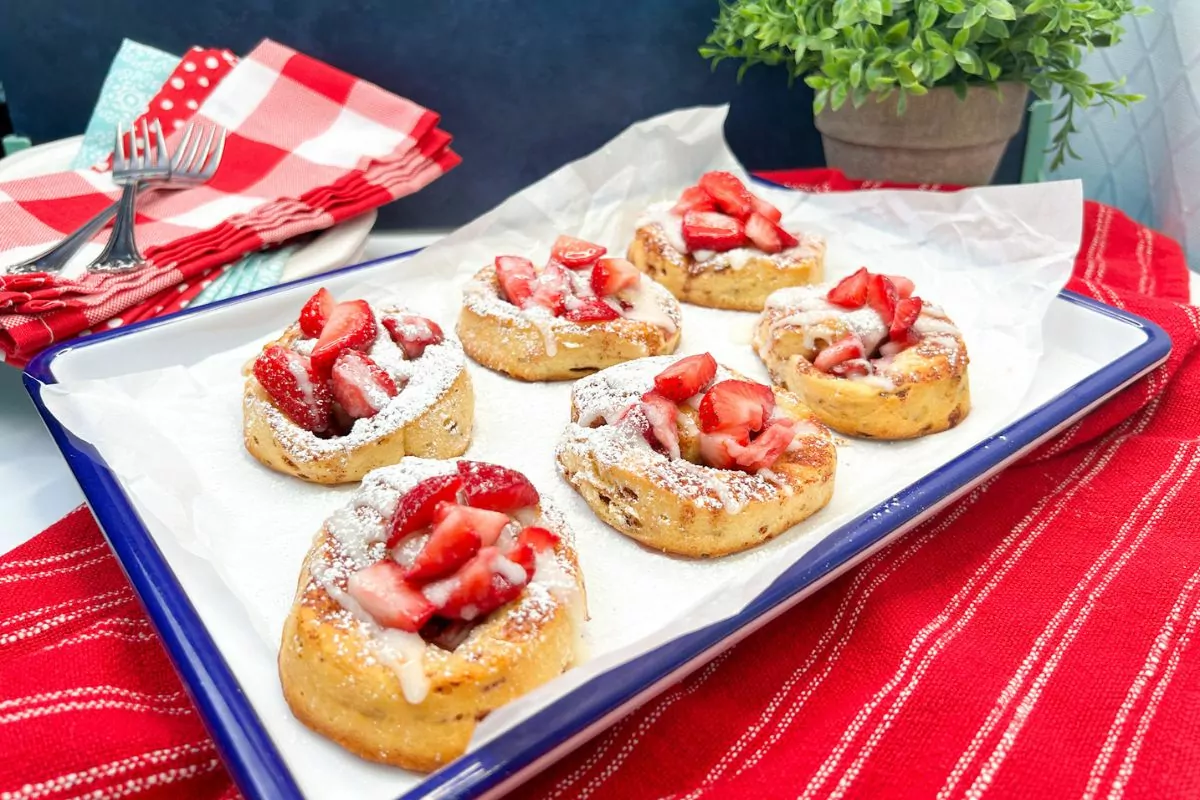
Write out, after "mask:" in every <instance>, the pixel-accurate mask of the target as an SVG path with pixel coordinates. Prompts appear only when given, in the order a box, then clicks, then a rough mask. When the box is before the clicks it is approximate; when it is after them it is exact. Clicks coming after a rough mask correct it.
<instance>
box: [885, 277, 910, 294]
mask: <svg viewBox="0 0 1200 800" xmlns="http://www.w3.org/2000/svg"><path fill="white" fill-rule="evenodd" d="M887 277H888V280H889V281H891V282H892V285H893V286H895V287H896V294H897V295H898V296H899V297H900V299H901V300H903V299H904V298H906V297H912V293H913V289H915V288H916V285H915V284H914V283H913V282H912V281H910V280H909V279H908V278H906V277H904V276H903V275H888V276H887Z"/></svg>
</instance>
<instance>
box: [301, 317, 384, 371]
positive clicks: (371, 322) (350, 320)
mask: <svg viewBox="0 0 1200 800" xmlns="http://www.w3.org/2000/svg"><path fill="white" fill-rule="evenodd" d="M377 334H378V328H376V326H375V314H374V312H372V311H371V306H369V305H368V304H367V301H366V300H347V301H345V302H343V303H338V304H337V305H335V306H334V307H333V310H332V311H330V312H329V320H328V321H327V322H326V323H325V327H324V328H323V329H322V330H321V336H320V338H318V339H317V344H316V346H315V347H313V351H312V361H313V366H315V367H316V368H317V372H319V373H320V374H322V375H328V374H329V371H330V370H331V369H332V368H333V362H334V361H337V357H338V356H340V355H341V354H342V352H343V351H345V350H367V349H369V348H370V346H371V345H372V344H374V342H375V337H376V335H377Z"/></svg>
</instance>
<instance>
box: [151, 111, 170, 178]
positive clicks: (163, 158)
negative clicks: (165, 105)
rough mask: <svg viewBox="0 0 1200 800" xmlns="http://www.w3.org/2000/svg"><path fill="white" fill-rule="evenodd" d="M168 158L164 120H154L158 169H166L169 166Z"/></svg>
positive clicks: (155, 156) (155, 158)
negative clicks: (163, 126)
mask: <svg viewBox="0 0 1200 800" xmlns="http://www.w3.org/2000/svg"><path fill="white" fill-rule="evenodd" d="M169 163H170V162H169V161H168V160H167V137H166V136H164V135H163V129H162V122H161V121H160V120H157V119H156V120H154V166H155V167H157V168H158V169H166V168H168V166H169Z"/></svg>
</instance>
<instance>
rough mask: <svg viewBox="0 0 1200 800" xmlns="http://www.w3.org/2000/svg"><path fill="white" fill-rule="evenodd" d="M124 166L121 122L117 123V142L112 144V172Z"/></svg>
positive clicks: (123, 142) (123, 135)
mask: <svg viewBox="0 0 1200 800" xmlns="http://www.w3.org/2000/svg"><path fill="white" fill-rule="evenodd" d="M124 166H125V128H124V126H122V125H121V123H119V122H118V123H117V142H116V144H114V145H113V163H112V168H113V172H116V171H118V170H121V169H123V168H124Z"/></svg>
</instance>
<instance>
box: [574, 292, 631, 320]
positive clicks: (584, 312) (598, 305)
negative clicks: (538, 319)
mask: <svg viewBox="0 0 1200 800" xmlns="http://www.w3.org/2000/svg"><path fill="white" fill-rule="evenodd" d="M563 316H564V317H565V318H567V319H569V320H571V321H572V322H608V321H609V320H613V319H619V318H620V317H621V315H620V314H618V313H617V312H616V310H615V309H614V308H613V307H612V306H610V305H609V304H608V303H606V302H604V301H603V300H601V299H600V298H599V297H578V298H576V299H575V302H574V303H572V304H569V305H568V308H567V310H566V311H564V312H563Z"/></svg>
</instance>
